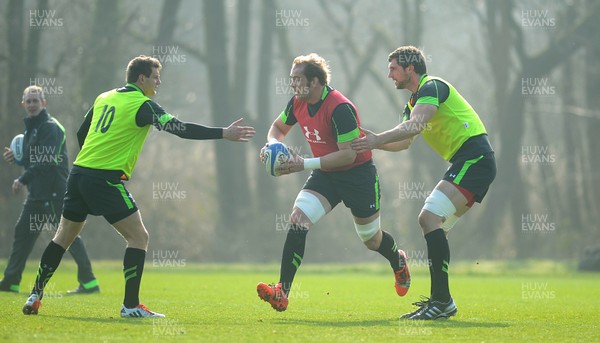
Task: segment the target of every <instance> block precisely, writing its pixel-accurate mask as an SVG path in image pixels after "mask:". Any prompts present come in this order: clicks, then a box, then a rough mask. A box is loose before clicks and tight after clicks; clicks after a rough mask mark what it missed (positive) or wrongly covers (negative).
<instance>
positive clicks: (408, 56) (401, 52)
mask: <svg viewBox="0 0 600 343" xmlns="http://www.w3.org/2000/svg"><path fill="white" fill-rule="evenodd" d="M393 59H395V60H396V61H397V62H398V64H399V65H400V66H402V68H406V67H408V66H409V65H411V64H412V65H413V67H415V72H416V73H417V74H419V75H423V74H427V65H426V64H425V56H424V55H423V51H421V50H420V49H419V48H416V47H414V46H412V45H407V46H401V47H399V48H398V49H396V50H394V51H393V52H392V53H391V54H390V55H389V56H388V62H391V61H392V60H393Z"/></svg>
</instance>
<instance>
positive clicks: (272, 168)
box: [264, 143, 290, 176]
mask: <svg viewBox="0 0 600 343" xmlns="http://www.w3.org/2000/svg"><path fill="white" fill-rule="evenodd" d="M264 157H265V168H266V169H267V173H269V175H272V176H279V174H278V173H277V171H276V169H277V167H279V166H280V165H281V164H282V163H284V162H285V161H287V160H288V159H289V158H290V152H289V150H288V148H287V147H286V146H285V144H283V143H273V144H269V146H268V147H266V148H265V151H264Z"/></svg>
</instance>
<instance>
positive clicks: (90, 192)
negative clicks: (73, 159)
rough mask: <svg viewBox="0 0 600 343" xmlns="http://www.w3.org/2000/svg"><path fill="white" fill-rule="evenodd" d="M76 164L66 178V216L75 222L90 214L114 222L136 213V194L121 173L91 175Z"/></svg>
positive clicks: (64, 207) (64, 206) (64, 214)
mask: <svg viewBox="0 0 600 343" xmlns="http://www.w3.org/2000/svg"><path fill="white" fill-rule="evenodd" d="M78 170H81V168H80V167H77V166H74V167H73V170H71V174H69V179H68V180H67V193H66V194H65V201H64V205H63V217H65V218H66V219H68V220H71V221H74V222H82V221H85V218H87V215H88V214H91V215H95V216H103V217H104V218H106V220H107V221H108V222H109V223H111V224H113V223H115V222H118V221H119V220H121V219H124V218H126V217H128V216H129V215H131V214H133V213H135V212H136V211H137V210H138V208H137V206H136V204H135V201H134V200H133V197H132V196H131V194H130V193H129V191H127V189H126V188H125V184H124V183H123V181H122V180H120V179H119V178H118V177H113V176H109V175H105V176H102V175H101V174H100V173H98V175H89V174H84V173H80V172H78Z"/></svg>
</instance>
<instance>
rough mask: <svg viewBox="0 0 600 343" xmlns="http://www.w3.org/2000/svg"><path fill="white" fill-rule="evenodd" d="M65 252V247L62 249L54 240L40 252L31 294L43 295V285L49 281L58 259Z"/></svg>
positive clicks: (60, 258) (58, 262)
mask: <svg viewBox="0 0 600 343" xmlns="http://www.w3.org/2000/svg"><path fill="white" fill-rule="evenodd" d="M64 254H65V249H63V248H62V247H61V246H60V245H58V244H56V243H54V241H50V243H48V246H47V247H46V250H44V253H43V254H42V259H41V260H40V267H39V268H38V272H37V276H36V277H35V284H34V285H33V290H31V294H34V293H35V294H37V295H38V296H39V297H40V299H41V298H42V297H43V296H44V287H45V286H46V284H47V283H48V281H50V278H51V277H52V275H53V274H54V272H55V271H56V268H58V265H59V264H60V260H62V257H63V255H64Z"/></svg>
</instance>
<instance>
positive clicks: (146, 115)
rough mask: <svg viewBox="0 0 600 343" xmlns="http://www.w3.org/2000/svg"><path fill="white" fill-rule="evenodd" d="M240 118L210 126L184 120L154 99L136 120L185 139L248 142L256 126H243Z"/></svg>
mask: <svg viewBox="0 0 600 343" xmlns="http://www.w3.org/2000/svg"><path fill="white" fill-rule="evenodd" d="M242 120H243V118H240V119H238V120H236V121H234V122H233V123H231V124H230V125H229V126H227V127H210V126H205V125H200V124H197V123H191V122H182V121H180V120H179V119H177V118H175V117H174V116H173V115H172V114H169V113H167V112H165V110H164V109H163V108H162V107H160V105H158V104H157V103H155V102H154V101H152V100H148V101H146V102H145V103H144V104H142V106H141V107H140V109H139V110H138V113H137V114H136V117H135V121H136V124H137V125H138V126H140V127H142V126H146V125H154V126H155V127H156V128H157V129H158V130H163V131H167V132H169V133H171V134H174V135H176V136H178V137H181V138H184V139H196V140H205V139H222V138H223V139H227V140H230V141H236V142H247V141H248V139H250V138H252V137H253V136H254V133H255V131H254V128H253V127H251V126H241V125H240V123H241V122H242Z"/></svg>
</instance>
